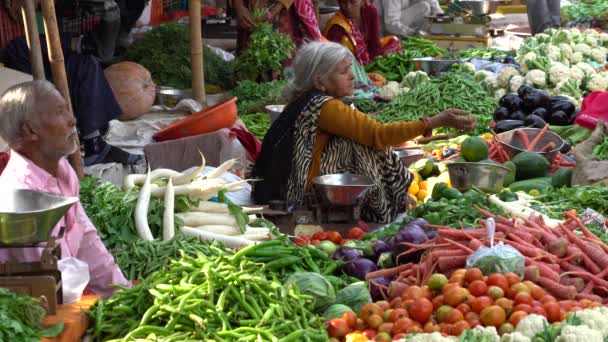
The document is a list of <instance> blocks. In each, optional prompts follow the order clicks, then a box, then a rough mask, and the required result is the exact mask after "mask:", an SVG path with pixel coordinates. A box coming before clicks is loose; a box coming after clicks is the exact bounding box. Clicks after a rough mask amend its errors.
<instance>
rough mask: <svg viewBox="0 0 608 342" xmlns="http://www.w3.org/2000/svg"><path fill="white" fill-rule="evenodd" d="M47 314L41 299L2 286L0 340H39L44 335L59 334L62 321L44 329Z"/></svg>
mask: <svg viewBox="0 0 608 342" xmlns="http://www.w3.org/2000/svg"><path fill="white" fill-rule="evenodd" d="M45 315H46V310H45V309H44V307H42V304H41V302H40V300H38V299H36V298H32V297H30V296H19V295H17V294H15V293H13V292H11V291H9V290H7V289H5V288H0V341H20V342H38V341H40V338H42V337H55V336H57V335H59V334H60V333H61V332H62V331H63V324H62V323H61V324H57V325H55V326H53V327H51V328H49V329H46V330H43V329H42V320H43V319H44V316H45Z"/></svg>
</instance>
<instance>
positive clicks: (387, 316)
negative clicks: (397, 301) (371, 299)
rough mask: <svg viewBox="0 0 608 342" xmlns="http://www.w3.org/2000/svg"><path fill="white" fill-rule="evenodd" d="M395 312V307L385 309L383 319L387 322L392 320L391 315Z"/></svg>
mask: <svg viewBox="0 0 608 342" xmlns="http://www.w3.org/2000/svg"><path fill="white" fill-rule="evenodd" d="M392 313H393V309H388V310H386V311H384V313H383V314H382V319H384V321H385V322H390V321H391V320H390V317H391V314H392Z"/></svg>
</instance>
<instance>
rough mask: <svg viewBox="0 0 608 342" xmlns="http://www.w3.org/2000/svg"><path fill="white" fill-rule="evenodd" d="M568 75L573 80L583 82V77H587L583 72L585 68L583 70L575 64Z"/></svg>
mask: <svg viewBox="0 0 608 342" xmlns="http://www.w3.org/2000/svg"><path fill="white" fill-rule="evenodd" d="M568 77H569V78H570V79H571V80H575V81H578V82H581V81H582V80H583V77H585V73H584V72H583V70H581V68H579V67H577V66H573V67H571V68H570V73H569V76H568Z"/></svg>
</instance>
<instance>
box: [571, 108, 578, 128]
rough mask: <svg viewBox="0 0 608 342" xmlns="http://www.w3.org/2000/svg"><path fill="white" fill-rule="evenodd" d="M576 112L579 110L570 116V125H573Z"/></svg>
mask: <svg viewBox="0 0 608 342" xmlns="http://www.w3.org/2000/svg"><path fill="white" fill-rule="evenodd" d="M578 112H579V110H578V109H577V110H575V111H574V113H572V115H570V125H572V124H574V120H576V117H577V116H578Z"/></svg>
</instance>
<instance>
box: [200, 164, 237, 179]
mask: <svg viewBox="0 0 608 342" xmlns="http://www.w3.org/2000/svg"><path fill="white" fill-rule="evenodd" d="M235 163H236V159H230V160H227V161H225V162H224V163H223V164H222V165H220V166H219V167H217V168H216V169H215V170H213V171H211V172H209V173H208V174H206V175H205V178H207V179H210V178H217V177H219V176H221V175H222V174H223V173H224V172H226V171H228V170H230V169H231V168H232V167H233V166H234V164H235Z"/></svg>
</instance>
